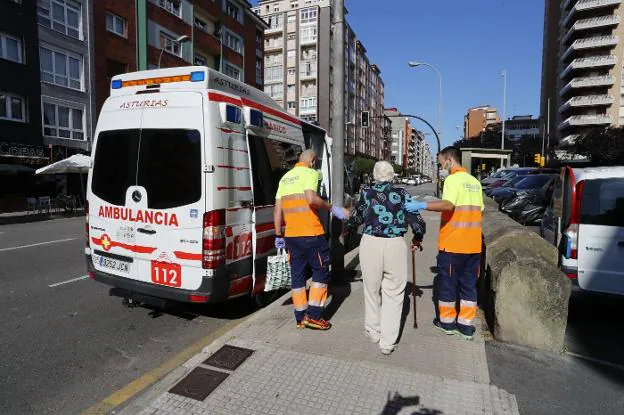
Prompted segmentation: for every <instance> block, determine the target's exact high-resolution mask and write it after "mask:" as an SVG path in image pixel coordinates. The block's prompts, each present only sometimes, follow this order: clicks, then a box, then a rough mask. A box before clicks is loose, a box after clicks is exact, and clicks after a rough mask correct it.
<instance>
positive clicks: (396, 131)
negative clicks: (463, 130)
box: [384, 108, 433, 176]
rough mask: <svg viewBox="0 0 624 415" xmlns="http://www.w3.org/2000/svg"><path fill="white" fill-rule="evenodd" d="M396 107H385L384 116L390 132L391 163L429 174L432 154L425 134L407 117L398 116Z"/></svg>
mask: <svg viewBox="0 0 624 415" xmlns="http://www.w3.org/2000/svg"><path fill="white" fill-rule="evenodd" d="M400 114H401V113H400V111H399V110H398V109H397V108H386V109H385V110H384V115H385V118H386V119H387V120H388V126H389V127H390V128H389V130H390V131H389V132H390V139H391V144H390V158H389V161H391V162H392V163H395V164H398V165H400V166H402V167H403V168H404V169H405V170H407V169H413V170H416V171H417V172H420V173H422V174H426V175H429V176H431V175H430V174H429V173H428V172H431V169H432V161H433V156H432V154H431V150H430V148H429V144H427V143H426V142H425V134H424V133H423V132H422V131H420V130H418V129H416V128H414V127H412V124H411V122H410V120H409V118H407V117H405V118H404V117H400Z"/></svg>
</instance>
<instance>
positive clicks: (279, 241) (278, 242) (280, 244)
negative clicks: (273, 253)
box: [275, 236, 286, 249]
mask: <svg viewBox="0 0 624 415" xmlns="http://www.w3.org/2000/svg"><path fill="white" fill-rule="evenodd" d="M275 248H277V249H284V248H286V241H284V238H282V237H281V236H276V237H275Z"/></svg>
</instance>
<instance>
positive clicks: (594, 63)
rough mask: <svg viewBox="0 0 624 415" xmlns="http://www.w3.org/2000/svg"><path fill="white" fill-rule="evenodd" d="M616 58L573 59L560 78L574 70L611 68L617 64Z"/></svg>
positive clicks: (607, 56) (592, 57)
mask: <svg viewBox="0 0 624 415" xmlns="http://www.w3.org/2000/svg"><path fill="white" fill-rule="evenodd" d="M617 61H618V60H617V57H615V56H613V55H604V56H590V57H587V58H577V59H574V60H573V61H572V62H570V64H569V65H568V66H567V67H566V68H565V69H564V70H563V72H561V76H560V77H561V78H562V79H563V78H565V77H566V76H567V75H568V73H569V72H570V71H572V70H575V69H585V68H600V67H604V66H613V65H615V64H616V63H617Z"/></svg>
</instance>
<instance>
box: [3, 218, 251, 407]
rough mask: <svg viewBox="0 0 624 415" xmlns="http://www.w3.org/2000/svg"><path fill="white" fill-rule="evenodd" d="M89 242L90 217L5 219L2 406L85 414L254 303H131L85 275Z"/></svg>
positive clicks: (245, 310)
mask: <svg viewBox="0 0 624 415" xmlns="http://www.w3.org/2000/svg"><path fill="white" fill-rule="evenodd" d="M84 245H85V242H84V219H83V218H74V219H62V220H54V221H47V222H39V223H27V224H19V225H6V226H0V333H2V334H1V337H0V356H2V358H1V359H0V413H1V414H30V413H37V414H47V413H51V414H72V413H79V412H80V411H81V410H84V409H86V408H88V407H90V406H91V405H93V404H94V403H96V402H98V401H100V400H102V399H104V398H105V397H107V396H108V395H110V394H111V393H113V392H115V391H116V390H118V389H119V388H121V387H123V386H125V385H126V384H128V383H129V382H131V381H132V380H134V379H136V378H137V377H139V376H140V375H142V374H144V373H145V372H147V371H149V370H150V369H152V368H154V367H156V366H158V365H159V364H161V363H162V362H163V361H165V360H167V359H168V358H170V357H172V356H174V355H175V354H176V353H177V352H179V351H180V350H182V349H183V348H185V347H186V346H188V345H190V344H191V343H193V342H194V341H195V340H198V339H200V338H202V337H205V336H207V335H208V334H209V333H210V332H211V331H213V330H215V329H216V328H218V327H219V326H221V325H223V324H224V323H226V322H227V321H229V320H231V319H235V318H239V317H242V316H244V315H247V314H249V313H251V312H253V311H254V308H253V306H252V305H251V302H250V301H247V302H245V301H244V300H237V301H235V302H232V303H228V304H225V305H218V306H210V307H205V306H203V307H189V306H182V307H179V308H176V309H175V310H168V312H165V313H158V312H154V311H152V310H148V309H145V308H135V309H128V308H125V307H123V306H122V304H121V300H120V299H119V298H116V297H109V295H108V290H109V288H108V287H107V286H104V285H101V284H99V283H96V282H94V281H91V280H90V279H88V278H86V277H84V278H81V277H83V276H85V274H86V269H85V268H86V267H85V257H84ZM59 283H62V284H60V285H56V284H59ZM51 286H52V287H51Z"/></svg>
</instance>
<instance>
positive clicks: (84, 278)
mask: <svg viewBox="0 0 624 415" xmlns="http://www.w3.org/2000/svg"><path fill="white" fill-rule="evenodd" d="M87 278H89V276H88V275H83V276H82V277H78V278H72V279H71V280H67V281H61V282H57V283H54V284H50V285H48V287H50V288H54V287H58V286H59V285H63V284H69V283H72V282H76V281H82V280H86V279H87Z"/></svg>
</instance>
